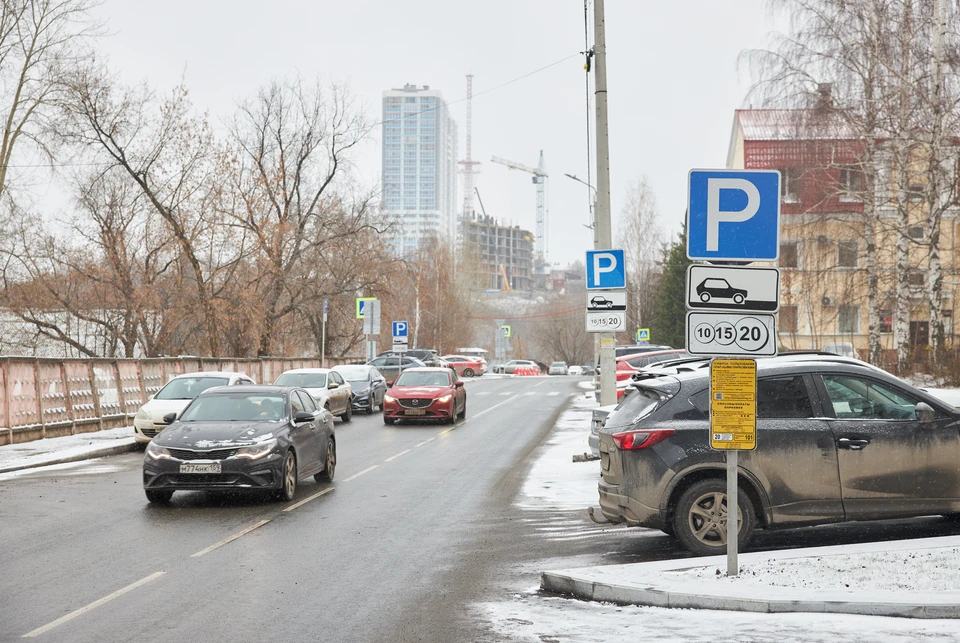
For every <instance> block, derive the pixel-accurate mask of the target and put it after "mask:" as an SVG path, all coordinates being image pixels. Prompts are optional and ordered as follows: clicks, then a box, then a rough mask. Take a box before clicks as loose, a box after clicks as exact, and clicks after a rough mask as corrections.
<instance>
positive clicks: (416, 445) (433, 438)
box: [413, 436, 437, 449]
mask: <svg viewBox="0 0 960 643" xmlns="http://www.w3.org/2000/svg"><path fill="white" fill-rule="evenodd" d="M436 439H437V436H433V437H432V438H430V439H429V440H424V441H423V442H421V443H420V444H414V445H413V448H414V449H416V448H417V447H422V446H423V445H424V444H427V443H428V442H433V441H434V440H436Z"/></svg>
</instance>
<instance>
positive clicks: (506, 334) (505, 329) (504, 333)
mask: <svg viewBox="0 0 960 643" xmlns="http://www.w3.org/2000/svg"><path fill="white" fill-rule="evenodd" d="M510 333H511V330H510V327H509V326H501V327H500V335H501V336H502V337H506V338H507V339H509V338H510Z"/></svg>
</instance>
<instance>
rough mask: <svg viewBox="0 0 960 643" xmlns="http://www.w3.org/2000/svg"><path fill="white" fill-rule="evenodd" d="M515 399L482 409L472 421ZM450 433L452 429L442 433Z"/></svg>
mask: <svg viewBox="0 0 960 643" xmlns="http://www.w3.org/2000/svg"><path fill="white" fill-rule="evenodd" d="M515 399H517V398H515V397H511V398H510V399H507V400H504V401H503V402H500V403H499V404H494V405H493V406H491V407H490V408H489V409H484V410H482V411H480V412H479V413H477V414H475V415H474V416H473V419H474V420H476V419H477V418H478V417H480V416H481V415H483V414H484V413H489V412H490V411H492V410H493V409H495V408H497V407H499V406H503V405H504V404H509V403H510V402H513V401H514V400H515ZM465 421H466V420H465ZM454 428H456V427H454ZM450 431H453V429H448V430H446V431H444V432H443V433H449V432H450ZM443 433H441V434H440V435H443Z"/></svg>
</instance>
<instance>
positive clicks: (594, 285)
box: [587, 250, 627, 290]
mask: <svg viewBox="0 0 960 643" xmlns="http://www.w3.org/2000/svg"><path fill="white" fill-rule="evenodd" d="M626 287H627V270H626V266H625V262H624V260H623V250H587V290H601V289H612V288H626Z"/></svg>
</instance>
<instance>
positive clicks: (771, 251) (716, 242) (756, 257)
mask: <svg viewBox="0 0 960 643" xmlns="http://www.w3.org/2000/svg"><path fill="white" fill-rule="evenodd" d="M779 256H780V172H778V171H777V170H690V174H689V192H688V201H687V257H689V258H690V259H694V260H696V259H701V260H704V261H776V260H777V259H778V258H779ZM588 287H589V286H588Z"/></svg>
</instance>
